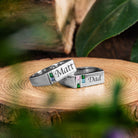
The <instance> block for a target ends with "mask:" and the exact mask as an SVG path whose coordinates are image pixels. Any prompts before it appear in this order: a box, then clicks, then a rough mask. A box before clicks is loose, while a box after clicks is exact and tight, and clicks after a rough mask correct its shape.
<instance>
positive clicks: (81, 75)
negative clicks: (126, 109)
mask: <svg viewBox="0 0 138 138" xmlns="http://www.w3.org/2000/svg"><path fill="white" fill-rule="evenodd" d="M59 83H60V84H62V85H65V86H68V87H71V88H81V87H86V86H91V85H96V84H101V83H104V71H103V70H102V69H100V68H97V67H81V68H77V71H76V72H75V73H74V74H72V75H69V76H67V77H66V78H64V79H63V80H61V81H60V82H59Z"/></svg>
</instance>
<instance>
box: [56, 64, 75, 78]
mask: <svg viewBox="0 0 138 138" xmlns="http://www.w3.org/2000/svg"><path fill="white" fill-rule="evenodd" d="M72 70H74V65H73V64H72V63H71V64H69V65H67V66H65V67H61V68H60V69H56V70H55V72H54V74H55V75H57V77H60V76H61V75H64V74H66V73H68V72H70V71H72Z"/></svg>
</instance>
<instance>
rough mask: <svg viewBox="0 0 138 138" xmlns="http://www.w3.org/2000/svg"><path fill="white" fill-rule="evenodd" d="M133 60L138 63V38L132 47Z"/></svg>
mask: <svg viewBox="0 0 138 138" xmlns="http://www.w3.org/2000/svg"><path fill="white" fill-rule="evenodd" d="M131 61H132V62H136V63H138V39H137V41H136V42H135V44H134V46H133V48H132V52H131Z"/></svg>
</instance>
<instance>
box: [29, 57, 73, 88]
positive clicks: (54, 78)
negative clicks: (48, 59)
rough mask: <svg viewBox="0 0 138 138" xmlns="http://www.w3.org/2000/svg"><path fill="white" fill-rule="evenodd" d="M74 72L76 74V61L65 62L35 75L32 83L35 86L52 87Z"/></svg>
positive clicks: (32, 77)
mask: <svg viewBox="0 0 138 138" xmlns="http://www.w3.org/2000/svg"><path fill="white" fill-rule="evenodd" d="M74 72H76V67H75V64H74V61H73V60H72V59H68V60H63V61H60V62H58V63H56V64H53V65H51V66H49V67H47V68H44V69H42V70H40V71H38V72H37V73H35V74H33V75H32V76H31V77H30V82H31V83H32V85H33V86H46V85H51V84H53V83H55V82H58V81H60V80H62V79H63V78H65V77H67V76H68V75H69V74H71V73H74Z"/></svg>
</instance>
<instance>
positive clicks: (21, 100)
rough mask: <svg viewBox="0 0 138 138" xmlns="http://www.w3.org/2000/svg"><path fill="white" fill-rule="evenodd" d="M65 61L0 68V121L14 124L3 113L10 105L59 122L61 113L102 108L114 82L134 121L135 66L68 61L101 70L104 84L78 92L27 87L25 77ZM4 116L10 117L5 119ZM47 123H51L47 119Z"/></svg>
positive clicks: (137, 115) (120, 62)
mask: <svg viewBox="0 0 138 138" xmlns="http://www.w3.org/2000/svg"><path fill="white" fill-rule="evenodd" d="M65 59H67V58H58V59H52V60H51V59H42V60H34V61H27V62H23V63H20V64H16V65H13V66H8V67H4V68H0V76H1V78H0V121H3V122H8V121H11V120H14V119H13V118H11V115H10V114H9V112H10V111H9V110H7V109H8V108H9V106H12V105H17V106H19V107H28V108H29V109H35V110H37V111H38V112H39V113H41V114H39V116H41V115H42V118H43V116H44V118H45V119H46V117H45V116H52V118H53V116H54V118H58V120H61V119H60V117H59V116H60V115H59V114H61V112H64V111H74V110H75V111H76V110H79V109H84V108H86V107H88V106H91V105H93V104H101V105H106V104H107V103H109V102H110V101H111V100H112V93H113V90H112V89H113V87H112V86H113V83H114V82H115V81H116V80H117V79H118V80H120V81H121V82H122V85H123V89H122V92H121V94H120V100H121V103H122V105H129V106H128V107H129V108H130V109H132V110H133V113H134V114H135V115H134V116H135V119H138V112H137V110H138V64H136V63H132V62H127V61H123V60H113V59H101V58H99V59H98V58H72V59H73V60H74V62H75V64H76V67H85V66H95V67H100V68H102V69H103V70H104V71H105V83H104V84H100V85H95V86H90V87H84V88H78V89H72V88H68V87H65V86H62V85H60V84H59V83H55V84H54V85H51V86H44V87H33V86H32V85H31V83H30V81H29V77H30V76H31V75H32V74H34V73H36V72H37V71H39V70H41V69H43V68H45V67H48V66H50V65H52V64H54V63H57V62H59V61H62V60H65ZM10 113H11V112H10ZM6 114H8V115H9V116H10V117H9V118H5V115H6ZM13 114H14V113H13ZM55 114H56V117H55ZM61 116H62V115H61ZM44 118H43V119H44ZM47 120H51V117H49V119H47Z"/></svg>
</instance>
